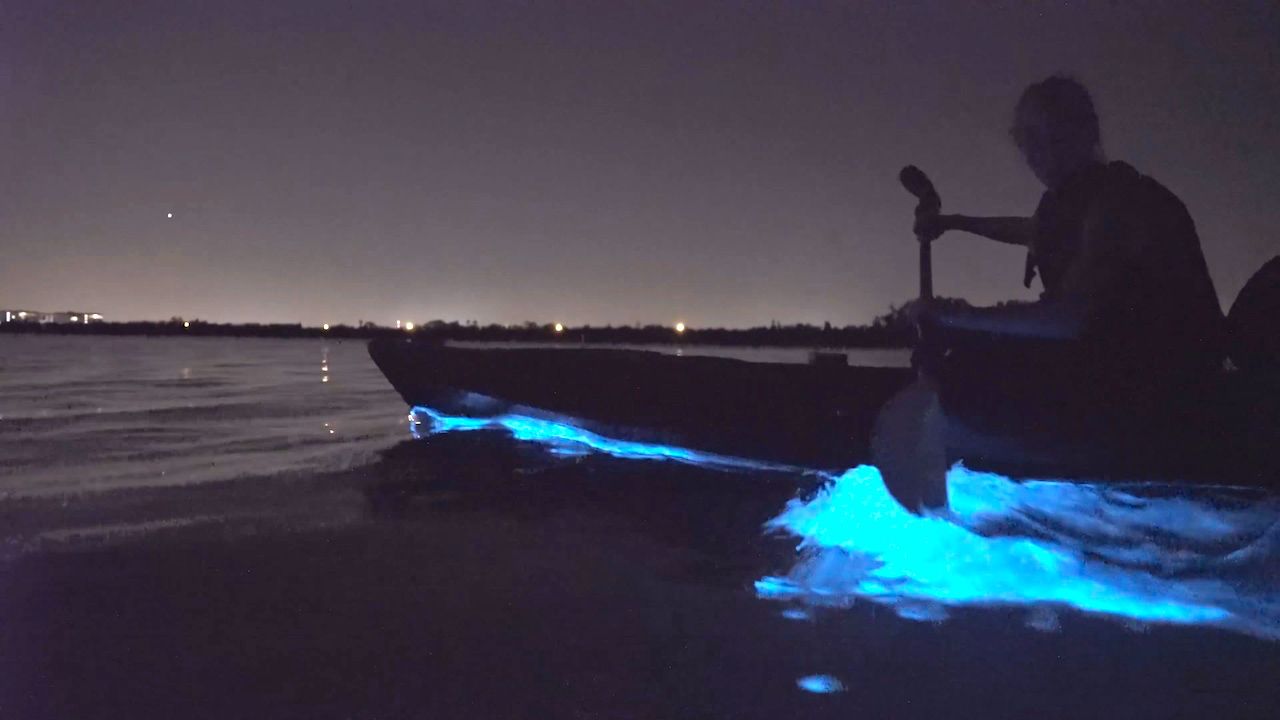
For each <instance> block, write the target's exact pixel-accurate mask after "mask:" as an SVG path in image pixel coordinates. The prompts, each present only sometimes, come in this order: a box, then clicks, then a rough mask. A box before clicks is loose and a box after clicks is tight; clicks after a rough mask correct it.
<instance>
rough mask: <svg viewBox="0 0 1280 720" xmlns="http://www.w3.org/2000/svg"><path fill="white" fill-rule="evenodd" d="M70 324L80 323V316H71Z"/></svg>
mask: <svg viewBox="0 0 1280 720" xmlns="http://www.w3.org/2000/svg"><path fill="white" fill-rule="evenodd" d="M71 322H80V316H79V315H72V316H71Z"/></svg>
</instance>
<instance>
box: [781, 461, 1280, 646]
mask: <svg viewBox="0 0 1280 720" xmlns="http://www.w3.org/2000/svg"><path fill="white" fill-rule="evenodd" d="M948 483H949V490H950V496H951V504H952V512H951V516H950V517H948V518H945V519H944V518H940V517H939V518H922V517H917V516H914V515H911V514H909V513H907V512H906V511H904V510H903V509H902V508H901V506H899V505H898V504H897V503H896V502H895V501H894V500H893V499H892V498H891V497H890V496H889V494H888V493H887V492H886V491H885V489H884V484H883V483H882V482H881V479H880V474H879V472H878V471H877V470H876V469H875V468H873V467H868V466H863V467H858V468H855V469H853V470H849V471H847V472H846V473H844V474H843V475H840V476H839V477H835V478H832V482H831V483H830V484H829V485H828V486H827V487H825V488H824V489H823V490H822V491H820V492H819V493H818V494H817V495H816V496H815V497H813V498H812V499H810V500H808V501H800V500H793V501H792V502H791V503H789V504H788V506H787V508H786V510H785V511H784V512H783V513H782V514H781V515H780V516H778V517H777V518H775V519H774V520H772V521H771V522H770V523H769V526H770V527H771V528H773V529H781V530H786V531H788V532H791V533H793V534H795V535H797V536H799V537H800V538H802V542H801V544H800V550H801V557H800V559H799V561H798V562H797V564H796V566H795V567H794V568H792V570H791V571H790V573H788V574H787V575H786V576H785V577H766V578H764V579H761V580H759V581H758V582H757V583H756V591H757V593H758V594H759V595H760V596H762V597H766V598H776V599H787V600H800V601H804V602H808V603H813V604H819V605H837V606H842V605H849V604H852V603H854V602H856V601H857V600H867V601H871V602H875V603H878V604H881V605H887V606H890V607H893V608H894V609H895V610H896V611H897V612H898V614H899V615H901V616H903V617H907V618H911V619H917V620H941V619H944V618H945V617H946V616H947V610H948V608H955V607H961V606H1024V607H1028V608H1029V609H1033V612H1031V613H1030V620H1029V624H1032V625H1033V626H1035V627H1039V628H1052V627H1054V626H1055V625H1056V618H1055V617H1054V616H1053V610H1052V609H1053V608H1074V609H1077V610H1081V611H1084V612H1088V613H1094V614H1098V615H1103V616H1110V617H1114V618H1119V619H1125V620H1130V621H1139V622H1144V623H1172V624H1197V625H1213V626H1219V627H1224V628H1230V629H1234V630H1237V631H1241V632H1246V633H1249V634H1253V635H1256V636H1260V637H1268V638H1273V639H1280V578H1278V576H1277V573H1276V567H1277V556H1278V555H1280V525H1278V524H1277V518H1278V517H1280V506H1278V504H1277V502H1276V500H1275V499H1270V500H1261V501H1254V502H1252V503H1249V502H1244V501H1242V500H1240V499H1239V498H1238V497H1232V496H1230V495H1229V494H1227V493H1225V492H1222V491H1216V492H1213V491H1210V492H1209V493H1207V494H1201V495H1199V496H1197V497H1190V496H1188V495H1187V494H1186V492H1185V490H1184V491H1182V492H1180V493H1179V494H1177V495H1174V494H1172V493H1153V492H1150V491H1151V490H1153V489H1157V487H1156V486H1146V488H1145V491H1143V492H1142V494H1138V493H1139V490H1138V489H1134V488H1131V489H1129V490H1125V489H1117V488H1108V487H1105V486H1096V485H1082V484H1074V483H1063V482H1046V481H1032V482H1024V483H1017V482H1013V481H1011V480H1009V479H1007V478H1004V477H1001V476H999V475H993V474H989V473H978V472H973V471H970V470H967V469H965V468H964V467H961V466H956V467H953V468H952V469H951V472H950V473H949V475H948Z"/></svg>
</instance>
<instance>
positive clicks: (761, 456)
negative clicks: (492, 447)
mask: <svg viewBox="0 0 1280 720" xmlns="http://www.w3.org/2000/svg"><path fill="white" fill-rule="evenodd" d="M369 354H370V355H371V356H372V357H373V360H374V362H375V363H377V365H378V367H379V369H381V370H382V372H383V374H384V375H386V377H387V379H388V380H389V381H390V382H391V384H392V385H393V386H394V387H395V389H396V390H397V391H398V392H399V393H400V395H401V397H403V398H404V400H405V402H406V403H408V404H409V405H410V406H424V407H428V408H431V409H433V410H436V411H439V412H441V413H445V414H448V415H461V416H473V417H493V416H496V415H499V414H503V413H518V414H532V415H542V416H544V417H555V418H561V419H564V418H567V419H569V421H570V422H572V423H573V424H576V425H579V426H581V427H583V428H585V429H588V430H591V431H593V432H596V433H599V434H601V435H605V436H608V437H613V438H619V439H625V440H634V441H640V442H652V443H662V444H664V445H668V446H678V447H683V448H689V449H692V450H698V451H702V452H707V453H715V454H718V455H725V456H733V457H741V458H749V459H753V460H759V461H765V462H770V463H780V464H786V465H794V466H798V467H804V468H815V469H844V468H849V467H853V466H856V465H858V464H860V463H864V462H867V461H868V459H869V457H868V443H869V439H870V432H871V426H872V423H873V421H874V418H875V415H876V413H877V411H878V410H879V409H880V407H881V406H882V405H883V404H884V403H885V401H886V400H888V398H889V397H891V396H892V395H893V394H894V393H895V392H897V391H898V390H900V389H901V388H903V387H904V386H906V385H907V384H908V383H910V382H911V381H912V379H913V374H912V372H911V371H910V370H907V369H905V368H867V367H849V366H840V365H800V364H784V363H753V362H744V361H741V360H732V359H727V358H712V357H676V356H673V355H664V354H660V353H656V352H644V351H632V350H604V349H581V348H565V349H558V348H557V349H476V348H452V347H445V346H441V345H438V344H434V343H428V342H420V341H419V342H415V341H414V340H413V339H381V340H374V341H372V342H371V343H370V344H369ZM1264 395H1265V394H1264ZM1225 397H1226V396H1224V399H1223V400H1222V401H1221V402H1218V403H1217V404H1216V405H1214V404H1212V403H1211V404H1209V405H1207V406H1206V410H1205V412H1204V414H1203V417H1202V418H1199V420H1198V421H1197V422H1189V423H1187V424H1185V425H1183V426H1182V427H1180V428H1178V429H1177V430H1176V431H1174V432H1173V433H1172V434H1170V432H1169V431H1163V432H1161V433H1155V432H1151V431H1149V430H1147V429H1144V428H1138V427H1126V428H1116V427H1105V428H1103V427H1100V428H1099V433H1098V437H1096V438H1084V439H1081V438H1075V439H1071V440H1065V439H1063V440H1061V441H1060V442H1059V441H1057V440H1056V439H1053V438H1052V435H1051V434H1046V433H1044V432H1038V433H1035V434H1034V435H1032V434H1028V436H1027V437H1025V438H1017V437H1015V438H1003V439H999V440H993V439H991V438H974V437H962V436H960V435H956V436H953V437H950V438H948V445H949V454H950V455H951V456H952V459H955V460H963V461H964V462H965V463H966V465H968V466H969V467H973V468H978V469H984V470H991V471H994V472H1001V473H1004V474H1013V475H1029V476H1038V477H1062V478H1083V479H1099V478H1109V479H1114V480H1147V479H1153V478H1158V479H1161V480H1165V481H1185V482H1193V483H1207V484H1215V485H1219V484H1220V485H1252V486H1264V487H1280V462H1277V459H1278V458H1280V393H1277V394H1276V396H1275V397H1272V398H1265V399H1261V400H1260V399H1259V397H1260V396H1259V393H1257V392H1250V389H1249V388H1235V390H1234V392H1233V393H1232V394H1231V395H1230V397H1232V398H1234V399H1232V400H1228V399H1225ZM1047 438H1048V439H1047Z"/></svg>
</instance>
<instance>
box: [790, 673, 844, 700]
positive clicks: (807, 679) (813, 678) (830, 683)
mask: <svg viewBox="0 0 1280 720" xmlns="http://www.w3.org/2000/svg"><path fill="white" fill-rule="evenodd" d="M796 687H798V688H800V689H801V690H804V691H805V692H811V693H818V694H820V695H825V694H828V693H836V692H844V683H842V682H840V679H839V678H835V677H832V676H830V675H805V676H804V677H802V678H799V679H797V680H796Z"/></svg>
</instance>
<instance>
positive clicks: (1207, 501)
mask: <svg viewBox="0 0 1280 720" xmlns="http://www.w3.org/2000/svg"><path fill="white" fill-rule="evenodd" d="M410 420H411V423H410V429H411V431H412V432H413V434H414V436H415V437H421V436H423V435H432V434H437V433H443V432H454V431H470V430H483V429H491V430H505V431H507V432H509V433H510V434H511V435H512V437H514V438H516V439H518V440H523V441H530V442H536V443H541V444H543V445H545V446H547V447H548V448H549V450H550V452H551V453H552V454H554V455H558V456H568V457H575V456H582V455H586V454H589V453H592V452H602V453H607V454H609V455H613V456H615V457H620V458H632V459H643V460H668V461H675V462H679V463H686V464H690V465H697V466H701V467H705V468H711V469H715V470H723V471H744V472H756V471H771V472H793V473H796V474H797V475H798V474H800V473H812V472H815V471H810V470H805V469H802V468H795V467H787V466H780V465H775V464H770V463H764V462H758V461H754V460H749V459H743V458H735V457H727V456H722V455H716V454H712V453H704V452H699V451H695V450H689V449H686V448H681V447H675V446H671V445H661V444H651V443H641V442H634V441H626V440H618V439H613V438H608V437H604V436H602V435H599V434H596V433H593V432H590V431H588V430H584V429H582V428H581V427H577V426H576V425H574V424H573V423H572V421H570V420H567V419H564V418H557V419H553V420H552V419H545V418H541V417H534V416H532V415H528V414H520V413H514V412H510V413H505V414H496V415H494V416H491V417H459V416H451V415H446V414H444V413H440V412H438V411H436V410H433V409H431V408H426V407H422V406H417V407H414V408H413V410H412V412H411V414H410ZM824 476H825V477H827V479H828V482H827V483H826V485H825V487H823V488H822V489H821V490H819V491H818V492H817V493H816V494H815V495H814V496H813V497H811V498H809V499H807V500H792V501H791V502H790V503H788V504H787V506H786V508H785V509H784V510H783V512H782V513H781V514H780V515H779V516H777V517H776V518H774V519H773V520H771V521H769V522H768V523H767V524H766V526H765V527H766V529H767V530H768V531H772V532H779V531H781V532H787V533H791V534H793V535H795V536H796V537H798V538H799V539H800V543H799V548H798V549H799V557H798V559H797V561H796V563H795V565H794V567H792V568H791V569H790V570H789V571H788V572H787V573H786V574H783V575H778V576H770V577H764V578H761V579H760V580H758V581H757V582H756V584H755V590H756V593H757V595H758V596H759V597H762V598H767V599H777V600H785V601H789V602H793V603H796V604H798V605H802V606H810V607H811V606H835V607H843V606H850V605H853V604H855V603H857V602H859V601H867V602H872V603H875V604H878V605H883V606H888V607H891V608H892V609H893V610H894V612H895V613H896V614H898V615H899V616H901V617H904V618H908V619H911V620H919V621H929V622H941V621H943V620H945V619H947V617H948V615H949V613H950V611H952V610H954V609H956V608H962V607H993V606H1002V607H1011V606H1012V607H1024V608H1026V609H1027V624H1028V626H1030V627H1033V628H1035V629H1037V630H1041V631H1054V630H1056V629H1057V628H1058V627H1059V614H1060V612H1061V611H1064V610H1075V611H1080V612H1084V613H1089V614H1092V615H1095V616H1101V617H1108V618H1113V619H1116V620H1119V621H1122V622H1125V623H1128V624H1135V623H1138V624H1141V623H1164V624H1175V625H1208V626H1215V627H1221V628H1226V629H1231V630H1235V631H1239V632H1244V633H1248V634H1251V635H1255V636H1258V637H1264V638H1271V639H1278V640H1280V500H1278V499H1277V498H1275V497H1266V498H1254V499H1253V500H1246V499H1242V498H1241V496H1240V495H1239V494H1238V493H1233V492H1230V491H1229V489H1223V488H1217V489H1215V488H1195V489H1192V488H1177V489H1176V490H1175V489H1173V488H1171V486H1167V485H1161V484H1158V483H1147V484H1142V485H1137V484H1135V485H1128V486H1114V485H1092V484H1083V483H1072V482H1063V481H1051V480H1027V481H1014V480H1011V479H1010V478H1007V477H1004V476H1001V475H995V474H991V473H982V472H975V471H971V470H968V469H966V468H964V467H963V466H960V465H957V466H955V467H953V468H952V469H951V470H950V472H949V474H948V477H947V482H948V486H949V496H950V509H949V511H948V512H947V514H946V516H945V517H944V516H935V517H920V516H916V515H912V514H910V513H908V512H906V511H905V510H903V509H902V506H900V505H899V504H898V503H897V502H896V501H895V500H893V498H892V497H891V496H890V495H889V494H888V492H887V491H886V490H885V488H884V483H883V482H882V481H881V478H880V473H879V471H877V470H876V469H875V468H874V467H870V466H861V467H857V468H853V469H851V470H848V471H846V472H844V473H843V474H840V475H824ZM783 616H784V617H786V618H788V619H795V620H800V619H805V618H808V617H811V616H810V615H809V614H808V613H806V612H805V611H804V610H802V609H800V608H799V607H797V605H792V606H791V607H790V608H788V609H787V610H786V611H784V613H783Z"/></svg>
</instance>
